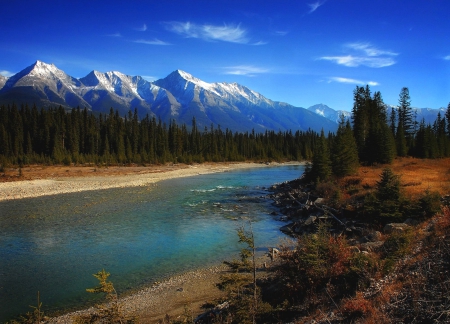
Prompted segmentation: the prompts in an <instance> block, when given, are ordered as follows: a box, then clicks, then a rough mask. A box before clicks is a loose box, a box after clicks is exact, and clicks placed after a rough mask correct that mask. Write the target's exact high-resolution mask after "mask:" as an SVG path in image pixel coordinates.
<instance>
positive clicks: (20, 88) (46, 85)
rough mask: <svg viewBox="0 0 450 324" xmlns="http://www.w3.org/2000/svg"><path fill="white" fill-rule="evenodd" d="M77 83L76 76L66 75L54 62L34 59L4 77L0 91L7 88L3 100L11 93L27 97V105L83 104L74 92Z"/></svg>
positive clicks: (78, 85)
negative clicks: (6, 77) (8, 76)
mask: <svg viewBox="0 0 450 324" xmlns="http://www.w3.org/2000/svg"><path fill="white" fill-rule="evenodd" d="M81 86H82V83H81V82H80V81H79V80H78V79H75V78H73V77H71V76H69V75H67V74H66V73H64V72H63V71H62V70H60V69H58V68H57V67H56V66H55V65H54V64H47V63H44V62H41V61H36V62H35V63H34V64H33V65H31V66H29V67H27V68H25V69H24V70H22V71H20V72H19V73H17V74H15V75H13V76H12V77H10V78H8V80H7V81H6V83H5V85H4V86H3V88H2V89H1V93H6V92H8V91H9V94H7V95H4V96H3V98H4V99H6V100H8V99H7V98H9V97H11V96H13V97H18V98H20V100H25V98H27V99H28V100H27V101H30V104H34V103H41V104H43V105H45V106H48V105H63V106H71V107H76V106H86V105H88V103H87V102H85V101H84V100H83V99H82V98H81V97H80V96H79V95H78V94H77V90H78V89H79V88H80V87H81Z"/></svg>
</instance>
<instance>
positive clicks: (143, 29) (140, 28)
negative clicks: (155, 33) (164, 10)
mask: <svg viewBox="0 0 450 324" xmlns="http://www.w3.org/2000/svg"><path fill="white" fill-rule="evenodd" d="M135 29H136V30H137V31H141V32H144V31H146V30H147V25H146V24H144V25H143V26H142V27H138V28H135Z"/></svg>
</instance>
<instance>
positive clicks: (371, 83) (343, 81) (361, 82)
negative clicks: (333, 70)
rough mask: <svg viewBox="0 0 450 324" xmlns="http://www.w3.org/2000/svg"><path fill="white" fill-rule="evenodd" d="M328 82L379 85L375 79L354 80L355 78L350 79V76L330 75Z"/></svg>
mask: <svg viewBox="0 0 450 324" xmlns="http://www.w3.org/2000/svg"><path fill="white" fill-rule="evenodd" d="M328 82H329V83H330V82H339V83H351V84H362V85H364V84H368V85H370V86H377V85H379V83H378V82H376V81H362V80H356V79H350V78H342V77H331V78H329V81H328Z"/></svg>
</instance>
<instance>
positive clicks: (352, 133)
mask: <svg viewBox="0 0 450 324" xmlns="http://www.w3.org/2000/svg"><path fill="white" fill-rule="evenodd" d="M353 99H354V102H353V108H352V116H351V121H352V125H350V123H349V122H346V121H345V120H344V119H342V120H341V122H340V124H339V128H338V131H337V134H328V137H327V138H326V137H325V136H324V134H323V133H322V135H321V136H320V137H319V138H318V140H317V144H316V145H315V146H314V148H315V150H314V154H313V159H312V166H311V168H310V169H309V170H308V171H307V175H308V176H309V177H310V178H311V180H312V181H316V182H317V181H324V180H327V179H328V178H329V177H330V176H331V175H334V176H337V177H341V176H346V175H350V174H352V173H354V172H355V171H356V169H357V167H358V165H359V164H364V165H373V164H390V163H391V162H392V161H393V159H394V158H396V157H403V156H412V157H417V158H444V157H449V156H450V103H449V105H448V107H447V110H446V113H445V115H444V116H442V115H441V113H440V112H439V113H438V115H437V118H436V121H435V122H434V123H433V125H430V124H428V125H426V124H425V121H424V120H422V121H420V122H419V121H418V120H417V116H416V114H415V113H414V111H413V109H412V108H411V98H410V95H409V90H408V88H406V87H404V88H402V89H401V91H400V94H399V102H398V109H394V108H392V109H391V111H390V112H389V111H388V109H387V105H386V104H385V103H384V102H383V99H382V97H381V93H380V92H375V93H374V94H372V93H371V90H370V88H369V86H366V87H359V86H357V87H356V89H355V90H354V92H353Z"/></svg>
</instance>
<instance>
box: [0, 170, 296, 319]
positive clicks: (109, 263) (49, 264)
mask: <svg viewBox="0 0 450 324" xmlns="http://www.w3.org/2000/svg"><path fill="white" fill-rule="evenodd" d="M302 172H303V167H302V166H282V167H268V168H255V169H246V170H237V171H231V172H226V173H217V174H210V175H202V176H196V177H190V178H179V179H172V180H166V181H163V182H160V183H158V184H157V185H150V186H148V187H139V188H125V189H123V188H122V189H108V190H100V191H91V192H83V193H73V194H62V195H56V196H48V197H39V198H30V199H23V200H18V201H7V202H1V203H0V260H1V261H0V262H1V264H0V305H2V306H1V307H0V322H1V321H4V320H5V319H7V318H8V317H10V316H12V315H16V314H18V313H23V312H26V311H28V310H29V308H28V305H35V304H36V297H35V296H36V293H37V291H39V292H40V295H41V300H42V302H43V306H44V310H45V311H46V312H47V313H48V312H50V311H52V310H57V309H64V308H68V307H81V306H83V305H85V304H86V303H89V301H92V298H93V297H92V296H91V295H90V294H87V293H86V292H85V289H86V288H88V287H92V286H94V285H96V279H95V278H94V277H93V276H92V275H91V274H93V273H96V272H97V271H99V270H101V269H102V268H104V269H106V270H107V271H108V272H110V273H111V277H110V279H111V281H113V282H114V284H115V286H116V288H117V290H118V292H119V294H120V293H123V292H126V291H127V290H130V289H135V288H137V287H139V286H142V285H145V284H148V283H152V282H154V281H156V280H161V279H163V278H164V277H167V276H170V275H173V274H177V273H180V272H185V271H188V270H192V269H194V268H199V267H204V266H208V265H212V264H215V263H218V262H221V261H222V260H224V259H227V258H229V257H231V255H236V253H237V251H238V250H239V249H240V247H239V245H238V243H237V235H236V228H237V227H238V226H239V225H241V224H242V222H243V221H244V220H245V219H248V218H250V219H251V220H252V222H253V228H254V232H255V237H256V240H257V242H256V243H257V246H259V247H260V248H261V250H262V249H263V248H265V247H267V246H270V245H275V244H277V243H278V241H279V238H280V237H281V235H282V234H281V233H280V232H279V230H278V229H279V227H280V226H281V224H280V223H279V222H278V221H277V220H276V219H274V218H273V217H272V216H270V215H268V214H269V213H270V212H271V211H272V210H273V209H272V207H271V206H270V201H265V200H264V199H260V198H259V197H263V196H264V195H265V194H266V193H267V192H266V191H265V190H264V189H263V188H264V187H268V186H270V185H271V184H272V183H274V182H281V181H285V180H291V179H294V178H296V177H298V176H299V175H300V174H301V173H302Z"/></svg>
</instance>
